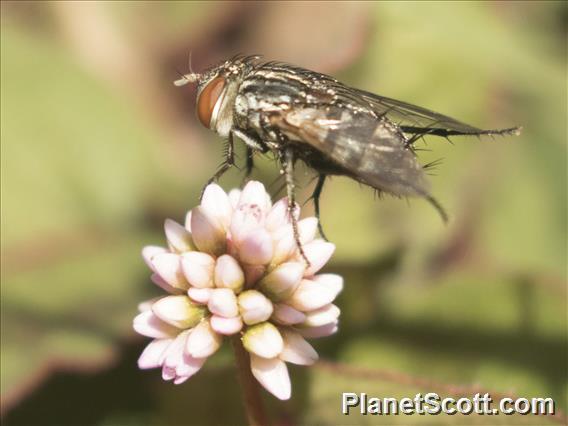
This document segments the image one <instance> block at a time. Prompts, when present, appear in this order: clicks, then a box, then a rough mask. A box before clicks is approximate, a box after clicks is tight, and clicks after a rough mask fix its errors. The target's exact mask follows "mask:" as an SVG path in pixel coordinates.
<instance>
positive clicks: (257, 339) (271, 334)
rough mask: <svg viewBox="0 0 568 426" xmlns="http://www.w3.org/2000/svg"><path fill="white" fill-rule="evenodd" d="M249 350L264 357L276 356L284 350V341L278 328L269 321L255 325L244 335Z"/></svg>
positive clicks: (246, 347) (244, 342)
mask: <svg viewBox="0 0 568 426" xmlns="http://www.w3.org/2000/svg"><path fill="white" fill-rule="evenodd" d="M243 346H244V347H245V349H246V350H247V351H249V352H250V353H253V354H255V355H258V356H261V357H263V358H274V357H276V356H278V355H279V354H280V352H282V349H283V348H284V341H283V340H282V336H281V335H280V332H279V331H278V329H277V328H276V327H275V326H274V325H272V324H271V323H269V322H263V323H260V324H256V325H253V326H251V327H249V328H248V329H247V331H246V332H245V334H244V335H243Z"/></svg>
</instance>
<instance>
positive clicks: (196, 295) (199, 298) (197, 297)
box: [187, 287, 213, 305]
mask: <svg viewBox="0 0 568 426" xmlns="http://www.w3.org/2000/svg"><path fill="white" fill-rule="evenodd" d="M212 291H213V289H212V288H197V287H190V288H189V289H188V290H187V295H188V296H189V298H190V299H191V300H193V301H194V302H197V303H200V304H202V305H207V303H208V302H209V298H210V297H211V292H212Z"/></svg>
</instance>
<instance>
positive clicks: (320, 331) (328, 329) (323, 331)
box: [296, 321, 338, 339]
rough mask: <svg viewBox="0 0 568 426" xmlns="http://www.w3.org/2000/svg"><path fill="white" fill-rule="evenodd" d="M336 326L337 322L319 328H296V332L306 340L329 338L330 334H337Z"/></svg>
mask: <svg viewBox="0 0 568 426" xmlns="http://www.w3.org/2000/svg"><path fill="white" fill-rule="evenodd" d="M337 324H338V322H337V321H335V322H332V323H330V324H326V325H321V326H319V327H297V328H296V331H297V332H298V333H300V334H301V335H302V336H304V337H307V338H308V339H316V338H318V337H327V336H331V335H332V334H334V333H335V332H337V329H338V327H337Z"/></svg>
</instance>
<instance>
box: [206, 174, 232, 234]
mask: <svg viewBox="0 0 568 426" xmlns="http://www.w3.org/2000/svg"><path fill="white" fill-rule="evenodd" d="M201 207H203V209H204V210H206V211H207V213H208V214H209V215H211V216H214V217H216V218H217V219H219V221H220V222H221V223H222V224H223V227H224V228H225V230H227V229H228V227H229V223H230V222H231V215H232V213H233V208H232V207H231V202H230V200H229V197H228V196H227V194H226V193H225V191H223V189H222V188H221V187H220V186H219V185H217V184H215V183H212V184H209V185H208V186H207V188H205V192H204V193H203V198H202V199H201Z"/></svg>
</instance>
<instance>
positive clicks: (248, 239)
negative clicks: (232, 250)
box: [239, 229, 274, 265]
mask: <svg viewBox="0 0 568 426" xmlns="http://www.w3.org/2000/svg"><path fill="white" fill-rule="evenodd" d="M273 252H274V249H273V246H272V238H271V236H270V234H269V233H268V231H266V230H265V229H257V230H255V231H252V232H250V233H248V234H247V235H246V236H245V237H244V238H243V239H242V240H241V242H240V243H239V255H240V259H241V261H243V262H244V263H248V264H250V265H265V264H267V263H269V262H270V260H271V259H272V254H273Z"/></svg>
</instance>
